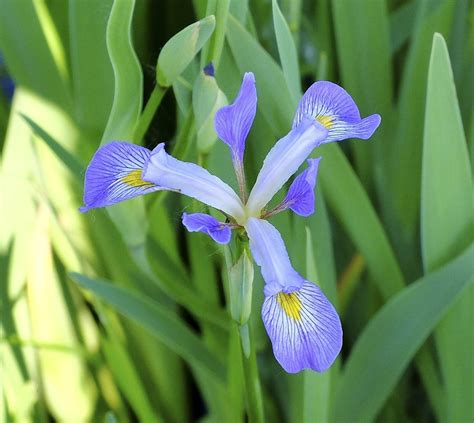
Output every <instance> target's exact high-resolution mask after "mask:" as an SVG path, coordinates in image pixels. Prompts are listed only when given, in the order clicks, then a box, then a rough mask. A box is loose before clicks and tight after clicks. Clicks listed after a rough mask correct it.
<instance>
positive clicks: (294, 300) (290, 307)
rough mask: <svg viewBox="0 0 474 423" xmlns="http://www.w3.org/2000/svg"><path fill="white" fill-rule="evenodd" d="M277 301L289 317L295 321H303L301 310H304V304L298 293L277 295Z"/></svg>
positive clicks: (280, 293)
mask: <svg viewBox="0 0 474 423" xmlns="http://www.w3.org/2000/svg"><path fill="white" fill-rule="evenodd" d="M277 301H278V304H280V306H281V308H282V309H283V311H284V312H285V313H286V315H287V316H288V317H291V318H292V319H294V320H301V309H302V308H303V304H302V303H301V300H300V299H299V297H298V294H297V293H296V292H291V293H290V294H285V293H284V292H279V293H278V295H277Z"/></svg>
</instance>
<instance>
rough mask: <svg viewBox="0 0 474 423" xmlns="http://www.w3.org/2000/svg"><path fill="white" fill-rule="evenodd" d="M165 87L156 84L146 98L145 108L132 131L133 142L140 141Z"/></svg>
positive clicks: (137, 142) (159, 102)
mask: <svg viewBox="0 0 474 423" xmlns="http://www.w3.org/2000/svg"><path fill="white" fill-rule="evenodd" d="M167 89H168V88H165V87H162V86H160V85H159V84H156V85H155V88H153V91H152V93H151V96H150V98H149V99H148V102H147V103H146V106H145V109H144V110H143V113H142V114H141V116H140V119H139V120H138V123H137V126H136V127H135V131H134V132H133V142H134V143H136V144H139V143H140V142H141V141H142V139H143V137H144V136H145V134H146V131H148V128H149V126H150V123H151V121H152V120H153V116H155V113H156V110H157V109H158V107H159V105H160V104H161V100H163V97H164V95H165V93H166V90H167Z"/></svg>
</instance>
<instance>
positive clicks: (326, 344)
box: [262, 281, 342, 373]
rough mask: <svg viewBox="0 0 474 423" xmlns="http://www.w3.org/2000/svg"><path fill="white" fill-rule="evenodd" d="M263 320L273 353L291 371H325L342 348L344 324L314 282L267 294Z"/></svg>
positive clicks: (306, 282)
mask: <svg viewBox="0 0 474 423" xmlns="http://www.w3.org/2000/svg"><path fill="white" fill-rule="evenodd" d="M262 319H263V323H264V325H265V329H266V330H267V333H268V336H269V337H270V340H271V341H272V347H273V354H274V355H275V358H276V359H277V360H278V362H279V363H280V364H281V366H282V367H283V369H285V371H287V372H288V373H297V372H299V371H301V370H304V369H312V370H316V371H317V372H323V371H324V370H326V369H327V368H328V367H329V366H331V364H332V363H333V362H334V360H335V359H336V357H337V356H338V354H339V352H340V351H341V347H342V327H341V321H340V319H339V316H338V314H337V312H336V310H335V309H334V307H333V305H332V304H331V303H330V302H329V300H328V299H327V298H326V297H325V296H324V294H323V293H322V292H321V290H320V289H319V288H318V287H317V286H316V285H315V284H313V283H311V282H308V281H304V282H303V285H302V287H301V288H300V289H298V290H296V291H293V292H291V293H284V292H280V293H277V294H274V295H271V296H267V297H266V298H265V301H264V303H263V307H262Z"/></svg>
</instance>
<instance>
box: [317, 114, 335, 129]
mask: <svg viewBox="0 0 474 423" xmlns="http://www.w3.org/2000/svg"><path fill="white" fill-rule="evenodd" d="M316 120H317V121H318V122H319V123H320V124H321V125H323V126H324V127H325V128H326V129H331V128H332V121H333V118H332V116H327V115H326V116H325V115H318V116H316Z"/></svg>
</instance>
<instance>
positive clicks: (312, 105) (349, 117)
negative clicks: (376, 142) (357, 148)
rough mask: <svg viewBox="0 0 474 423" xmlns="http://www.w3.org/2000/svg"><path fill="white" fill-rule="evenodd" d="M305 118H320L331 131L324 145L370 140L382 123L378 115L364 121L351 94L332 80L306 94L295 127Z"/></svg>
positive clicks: (319, 82) (297, 112) (301, 102)
mask: <svg viewBox="0 0 474 423" xmlns="http://www.w3.org/2000/svg"><path fill="white" fill-rule="evenodd" d="M305 116H311V117H313V118H314V119H317V120H318V121H319V122H321V123H322V124H323V125H324V126H325V127H326V128H327V129H328V130H329V134H328V136H327V138H326V139H325V140H324V142H323V143H324V144H326V143H328V142H332V141H342V140H345V139H348V138H361V139H368V138H370V137H371V136H372V134H373V133H374V132H375V130H376V129H377V128H378V126H379V125H380V120H381V118H380V115H378V114H374V115H370V116H368V117H366V118H365V119H361V117H360V113H359V109H358V108H357V105H356V104H355V102H354V100H353V99H352V97H351V96H350V95H349V94H348V93H347V91H346V90H344V89H343V88H342V87H340V86H339V85H337V84H334V83H332V82H329V81H318V82H315V83H314V84H313V85H311V87H309V88H308V90H307V91H306V92H305V93H304V95H303V97H302V98H301V101H300V103H299V105H298V109H297V110H296V114H295V117H294V120H293V127H295V126H298V125H299V124H300V122H301V121H302V120H303V118H304V117H305Z"/></svg>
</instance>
